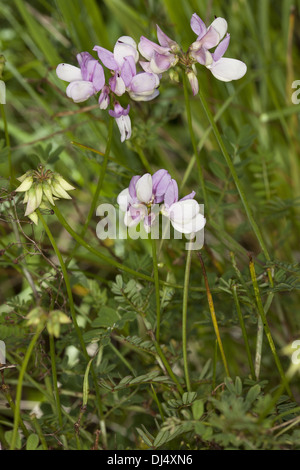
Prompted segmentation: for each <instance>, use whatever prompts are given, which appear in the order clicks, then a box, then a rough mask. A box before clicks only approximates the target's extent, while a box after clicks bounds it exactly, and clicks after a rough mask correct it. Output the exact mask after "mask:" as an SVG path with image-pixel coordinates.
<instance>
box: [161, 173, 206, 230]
mask: <svg viewBox="0 0 300 470" xmlns="http://www.w3.org/2000/svg"><path fill="white" fill-rule="evenodd" d="M195 194H196V193H195V191H193V192H192V193H191V194H189V195H188V196H185V197H184V198H182V199H180V200H178V186H177V183H176V181H175V180H174V179H172V180H171V181H170V183H169V185H168V187H167V190H166V192H165V195H164V206H163V208H162V211H161V212H162V214H163V215H165V216H166V217H168V218H169V219H170V221H171V224H172V225H173V227H174V228H175V230H177V231H178V232H180V233H184V234H191V233H196V232H198V231H199V230H202V229H203V227H204V226H205V223H206V220H205V218H204V217H203V215H202V214H200V207H199V204H198V202H197V201H196V200H195V199H194V197H195Z"/></svg>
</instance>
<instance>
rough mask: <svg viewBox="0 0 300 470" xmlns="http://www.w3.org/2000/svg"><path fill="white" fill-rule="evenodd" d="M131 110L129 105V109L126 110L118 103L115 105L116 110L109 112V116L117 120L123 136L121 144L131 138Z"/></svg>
mask: <svg viewBox="0 0 300 470" xmlns="http://www.w3.org/2000/svg"><path fill="white" fill-rule="evenodd" d="M129 110H130V105H128V106H127V108H126V109H124V108H123V107H122V106H121V105H120V103H119V102H118V101H117V102H116V103H115V105H114V109H113V110H112V109H110V110H109V111H108V112H109V115H110V116H112V117H114V118H115V120H116V123H117V125H118V128H119V131H120V134H121V142H124V141H125V140H127V139H130V137H131V121H130V117H129Z"/></svg>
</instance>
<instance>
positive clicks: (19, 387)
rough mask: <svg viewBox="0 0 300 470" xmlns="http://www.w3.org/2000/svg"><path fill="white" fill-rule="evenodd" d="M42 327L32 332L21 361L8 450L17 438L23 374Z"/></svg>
mask: <svg viewBox="0 0 300 470" xmlns="http://www.w3.org/2000/svg"><path fill="white" fill-rule="evenodd" d="M43 328H44V326H43V327H40V328H39V329H38V330H37V331H36V333H35V334H34V336H33V338H32V340H31V341H30V343H29V346H28V349H27V351H26V354H25V357H24V359H23V362H22V366H21V370H20V374H19V378H18V385H17V392H16V404H15V415H14V427H13V433H12V438H11V443H10V450H14V449H15V446H16V440H17V435H18V427H19V422H20V406H21V398H22V388H23V379H24V374H25V372H26V368H27V364H28V362H29V359H30V356H31V353H32V351H33V348H34V346H35V343H36V342H37V340H38V338H39V336H40V334H41V332H42V331H43Z"/></svg>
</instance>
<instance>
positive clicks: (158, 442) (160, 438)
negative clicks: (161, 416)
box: [153, 429, 170, 447]
mask: <svg viewBox="0 0 300 470" xmlns="http://www.w3.org/2000/svg"><path fill="white" fill-rule="evenodd" d="M169 437H170V431H164V430H162V429H161V430H160V431H159V433H158V434H157V436H156V438H155V439H154V442H153V445H154V447H159V446H162V445H163V444H164V443H165V442H167V440H168V438H169Z"/></svg>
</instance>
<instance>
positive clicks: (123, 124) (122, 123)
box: [116, 115, 131, 142]
mask: <svg viewBox="0 0 300 470" xmlns="http://www.w3.org/2000/svg"><path fill="white" fill-rule="evenodd" d="M116 123H117V125H118V128H119V131H120V134H121V142H124V141H125V140H128V139H130V137H131V121H130V117H129V116H128V115H127V116H120V117H119V118H116Z"/></svg>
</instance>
